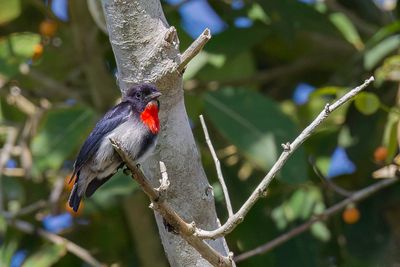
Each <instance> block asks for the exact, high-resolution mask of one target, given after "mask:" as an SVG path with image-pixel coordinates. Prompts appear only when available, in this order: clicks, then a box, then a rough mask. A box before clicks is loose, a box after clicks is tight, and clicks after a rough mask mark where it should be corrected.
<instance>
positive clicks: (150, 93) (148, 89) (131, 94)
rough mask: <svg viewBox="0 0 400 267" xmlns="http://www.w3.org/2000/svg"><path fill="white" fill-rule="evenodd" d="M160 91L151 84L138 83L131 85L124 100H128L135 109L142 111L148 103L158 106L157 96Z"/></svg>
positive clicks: (159, 94)
mask: <svg viewBox="0 0 400 267" xmlns="http://www.w3.org/2000/svg"><path fill="white" fill-rule="evenodd" d="M160 96H161V93H160V92H159V91H158V89H157V88H156V87H155V86H154V85H152V84H140V85H136V86H133V87H131V88H130V89H129V90H128V92H127V94H126V96H125V99H126V101H129V102H130V103H131V104H132V105H133V106H134V107H135V109H136V110H137V111H139V112H143V111H144V110H145V109H146V107H148V106H150V105H157V109H158V107H159V102H158V98H159V97H160Z"/></svg>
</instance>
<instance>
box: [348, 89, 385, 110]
mask: <svg viewBox="0 0 400 267" xmlns="http://www.w3.org/2000/svg"><path fill="white" fill-rule="evenodd" d="M380 103H381V102H380V101H379V98H378V97H377V96H376V95H375V94H373V93H368V92H361V93H360V94H358V96H356V98H355V101H354V104H355V106H356V108H357V109H358V111H360V112H361V113H363V114H364V115H371V114H374V113H375V112H376V111H377V110H378V109H379V106H380Z"/></svg>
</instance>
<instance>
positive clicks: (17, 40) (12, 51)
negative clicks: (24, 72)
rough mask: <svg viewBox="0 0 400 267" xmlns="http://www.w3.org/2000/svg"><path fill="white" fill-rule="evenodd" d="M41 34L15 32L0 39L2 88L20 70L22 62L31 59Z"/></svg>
mask: <svg viewBox="0 0 400 267" xmlns="http://www.w3.org/2000/svg"><path fill="white" fill-rule="evenodd" d="M38 43H40V35H38V34H35V33H14V34H11V35H10V36H8V37H7V38H3V39H0V88H1V87H2V86H3V84H5V83H6V82H7V81H8V80H9V79H10V78H12V77H13V76H14V75H16V74H17V73H18V71H19V66H20V64H21V63H23V62H25V61H26V60H27V59H30V58H31V57H32V55H33V53H34V48H35V46H36V45H37V44H38Z"/></svg>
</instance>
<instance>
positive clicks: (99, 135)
mask: <svg viewBox="0 0 400 267" xmlns="http://www.w3.org/2000/svg"><path fill="white" fill-rule="evenodd" d="M130 112H131V105H130V104H129V102H126V101H124V102H121V103H119V104H118V105H116V106H115V107H113V108H112V109H111V110H109V111H108V112H107V113H106V114H105V115H104V117H103V118H101V120H100V121H99V122H97V123H96V126H95V127H94V129H93V131H92V132H91V133H90V135H89V136H88V138H87V139H86V141H85V142H84V143H83V145H82V148H81V150H80V151H79V154H78V157H77V158H76V161H75V164H74V175H75V174H76V172H78V171H79V170H80V169H81V168H82V166H83V165H84V164H85V163H86V161H87V160H88V159H90V158H91V157H92V156H93V154H94V153H95V152H96V151H97V150H98V149H99V147H100V144H101V141H102V140H103V138H104V137H105V136H106V135H107V134H108V133H110V132H111V131H112V130H114V129H115V128H117V127H118V126H119V125H120V124H122V123H123V122H125V121H126V120H128V118H129V114H130Z"/></svg>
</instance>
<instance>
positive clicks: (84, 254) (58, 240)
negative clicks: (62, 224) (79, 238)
mask: <svg viewBox="0 0 400 267" xmlns="http://www.w3.org/2000/svg"><path fill="white" fill-rule="evenodd" d="M7 223H8V224H9V225H11V226H13V227H15V228H16V229H18V230H20V231H21V232H24V233H27V234H36V233H37V234H38V235H39V236H41V237H42V238H44V239H46V240H48V241H50V242H52V243H54V244H57V245H63V246H65V248H66V249H67V250H68V251H69V252H71V253H72V254H74V255H75V256H77V257H78V258H80V259H82V260H83V261H84V262H86V263H87V264H89V265H90V266H94V267H100V266H105V264H102V263H101V262H99V261H98V260H96V259H95V258H94V257H93V256H92V255H91V254H90V253H89V251H87V250H86V249H84V248H82V247H80V246H78V245H77V244H75V243H73V242H71V241H70V240H68V239H66V238H64V237H61V236H59V235H56V234H53V233H50V232H48V231H46V230H43V229H41V228H36V227H35V226H33V225H32V224H30V223H28V222H26V221H22V220H7Z"/></svg>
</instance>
